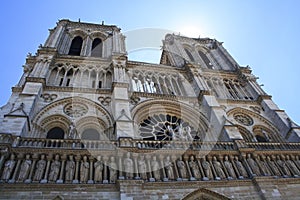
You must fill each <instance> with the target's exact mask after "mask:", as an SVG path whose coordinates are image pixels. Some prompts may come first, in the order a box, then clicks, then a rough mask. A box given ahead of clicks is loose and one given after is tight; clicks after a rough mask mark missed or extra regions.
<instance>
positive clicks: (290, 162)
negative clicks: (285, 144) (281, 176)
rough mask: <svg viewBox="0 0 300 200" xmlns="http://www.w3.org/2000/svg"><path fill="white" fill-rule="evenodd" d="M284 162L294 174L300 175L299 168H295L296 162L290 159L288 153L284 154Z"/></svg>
mask: <svg viewBox="0 0 300 200" xmlns="http://www.w3.org/2000/svg"><path fill="white" fill-rule="evenodd" d="M286 164H287V166H288V167H289V169H290V171H291V172H292V174H293V175H294V176H299V175H300V171H299V169H298V168H297V166H296V164H295V163H294V162H293V161H292V160H290V156H289V155H287V156H286Z"/></svg>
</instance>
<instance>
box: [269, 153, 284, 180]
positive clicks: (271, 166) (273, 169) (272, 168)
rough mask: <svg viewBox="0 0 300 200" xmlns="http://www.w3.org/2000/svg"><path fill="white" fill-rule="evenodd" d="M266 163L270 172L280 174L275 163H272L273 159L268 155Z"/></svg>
mask: <svg viewBox="0 0 300 200" xmlns="http://www.w3.org/2000/svg"><path fill="white" fill-rule="evenodd" d="M267 163H268V165H269V166H270V168H271V170H272V172H273V175H275V176H281V173H280V171H279V170H278V168H277V166H276V164H275V163H274V161H273V160H271V158H270V156H267Z"/></svg>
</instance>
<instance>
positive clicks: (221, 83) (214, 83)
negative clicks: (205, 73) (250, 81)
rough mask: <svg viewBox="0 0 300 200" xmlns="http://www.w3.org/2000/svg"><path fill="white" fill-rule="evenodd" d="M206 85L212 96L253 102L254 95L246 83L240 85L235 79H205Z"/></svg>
mask: <svg viewBox="0 0 300 200" xmlns="http://www.w3.org/2000/svg"><path fill="white" fill-rule="evenodd" d="M205 80H206V82H207V85H208V86H209V87H210V89H211V90H212V92H213V94H214V95H215V96H216V97H218V98H224V99H242V100H253V99H254V95H253V94H252V92H251V88H249V87H247V83H242V82H240V81H239V80H237V79H228V78H224V79H222V78H221V77H205Z"/></svg>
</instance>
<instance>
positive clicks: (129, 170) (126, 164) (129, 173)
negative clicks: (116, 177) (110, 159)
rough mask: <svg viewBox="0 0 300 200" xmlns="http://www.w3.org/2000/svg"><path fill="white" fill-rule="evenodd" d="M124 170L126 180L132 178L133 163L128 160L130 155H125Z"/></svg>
mask: <svg viewBox="0 0 300 200" xmlns="http://www.w3.org/2000/svg"><path fill="white" fill-rule="evenodd" d="M124 170H125V173H126V179H132V178H133V161H132V159H131V158H130V153H129V152H128V153H127V154H126V158H125V159H124Z"/></svg>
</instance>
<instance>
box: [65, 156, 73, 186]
mask: <svg viewBox="0 0 300 200" xmlns="http://www.w3.org/2000/svg"><path fill="white" fill-rule="evenodd" d="M74 173H75V161H74V158H73V155H70V156H69V160H68V161H67V164H66V174H65V178H66V182H67V183H70V182H72V181H73V178H74Z"/></svg>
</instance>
